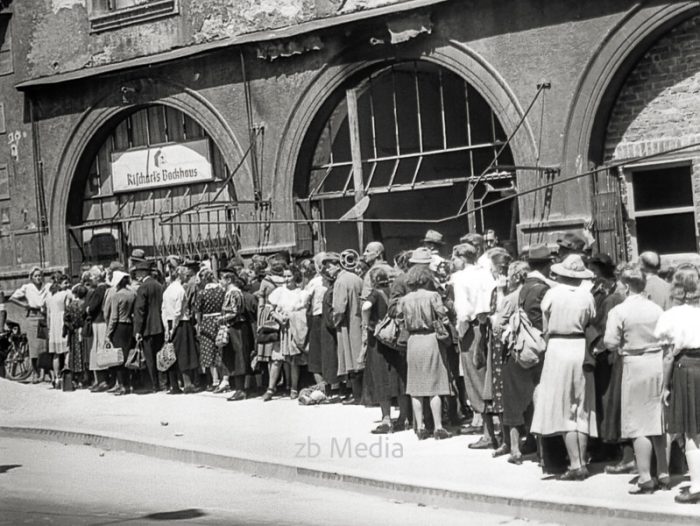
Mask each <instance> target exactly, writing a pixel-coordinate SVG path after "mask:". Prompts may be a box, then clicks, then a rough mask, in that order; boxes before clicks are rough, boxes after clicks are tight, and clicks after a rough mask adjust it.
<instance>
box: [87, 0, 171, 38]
mask: <svg viewBox="0 0 700 526" xmlns="http://www.w3.org/2000/svg"><path fill="white" fill-rule="evenodd" d="M117 1H118V0H90V1H89V2H88V6H89V12H88V18H89V19H90V32H91V33H100V32H103V31H109V30H113V29H120V28H122V27H126V26H130V25H134V24H140V23H143V22H150V21H152V20H158V19H160V18H164V17H169V16H173V15H177V14H179V5H178V3H179V2H178V0H146V1H145V2H142V3H138V4H135V5H130V6H126V7H117Z"/></svg>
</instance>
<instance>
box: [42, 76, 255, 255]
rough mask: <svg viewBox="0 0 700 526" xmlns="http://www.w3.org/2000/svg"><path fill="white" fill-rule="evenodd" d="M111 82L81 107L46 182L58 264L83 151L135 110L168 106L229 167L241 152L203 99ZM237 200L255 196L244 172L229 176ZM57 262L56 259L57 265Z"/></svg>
mask: <svg viewBox="0 0 700 526" xmlns="http://www.w3.org/2000/svg"><path fill="white" fill-rule="evenodd" d="M118 86H119V87H118V88H117V87H115V86H114V84H112V85H111V86H110V90H109V92H107V93H103V95H102V97H101V98H98V99H96V100H95V101H94V103H93V104H91V105H90V106H89V107H87V108H86V109H85V111H84V112H83V113H82V114H81V116H80V118H79V120H78V122H77V124H76V125H75V126H74V127H73V129H72V130H71V132H70V134H69V135H68V136H67V138H66V140H65V143H64V146H63V148H62V150H61V151H62V154H61V157H60V159H59V162H58V168H57V170H56V175H55V177H53V178H52V179H51V180H50V181H49V184H48V191H47V196H48V201H49V203H48V204H49V228H50V231H51V233H52V235H51V236H50V243H51V254H53V258H54V259H58V258H60V260H61V261H62V260H63V258H64V257H67V239H66V229H65V226H66V218H67V207H68V205H69V199H70V193H71V187H72V182H73V178H74V176H75V174H76V171H77V170H78V167H79V164H80V163H81V160H82V158H83V155H84V154H85V152H87V151H88V149H89V147H90V146H91V145H92V144H93V142H94V141H95V140H96V138H97V137H99V135H100V133H101V132H103V131H104V130H105V129H107V128H109V127H110V126H113V125H114V124H115V123H116V122H117V121H119V120H121V119H122V118H123V117H124V116H125V115H127V114H129V113H130V112H133V111H134V109H135V108H138V107H143V106H145V105H150V104H161V105H165V106H170V107H173V108H175V109H177V110H179V111H181V112H182V113H184V114H186V115H188V116H189V117H191V118H192V119H193V120H195V121H196V122H197V123H198V124H199V125H200V126H202V128H203V129H204V130H205V131H206V132H207V134H208V135H209V136H210V137H211V138H212V140H213V141H214V142H215V144H216V145H217V147H218V148H219V150H220V152H221V154H222V156H223V158H224V160H225V162H226V164H227V165H228V166H229V167H231V168H233V167H235V166H236V165H237V164H238V163H239V162H240V160H241V158H242V157H243V155H244V151H243V149H242V148H241V145H240V143H239V142H238V140H237V139H236V137H235V134H234V132H233V130H232V129H231V127H230V126H229V124H228V123H227V122H226V120H225V119H224V117H223V115H221V113H220V112H219V111H218V110H217V109H216V108H215V107H214V106H213V105H212V104H210V103H209V101H207V100H206V99H205V98H204V97H203V96H202V95H200V94H199V93H197V92H196V91H194V90H192V89H189V88H187V87H186V86H181V85H177V84H175V83H172V82H170V81H167V80H164V79H159V78H153V77H149V78H146V77H144V78H137V79H132V80H128V81H125V82H122V83H120V84H118ZM233 184H234V188H235V191H236V196H237V198H238V199H241V200H250V199H253V198H254V190H253V188H254V187H253V180H252V176H251V174H250V172H249V171H248V170H246V169H242V170H240V171H239V173H238V174H236V176H234V178H233ZM57 262H58V261H57Z"/></svg>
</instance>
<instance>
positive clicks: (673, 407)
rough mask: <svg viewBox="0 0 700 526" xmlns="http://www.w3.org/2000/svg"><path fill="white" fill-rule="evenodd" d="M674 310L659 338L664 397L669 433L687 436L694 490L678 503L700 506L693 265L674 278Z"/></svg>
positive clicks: (699, 328) (698, 338)
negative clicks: (661, 352)
mask: <svg viewBox="0 0 700 526" xmlns="http://www.w3.org/2000/svg"><path fill="white" fill-rule="evenodd" d="M671 298H672V300H673V303H674V306H673V307H671V308H670V309H669V310H667V311H665V312H664V313H663V314H661V316H660V318H659V321H658V323H657V325H656V331H655V334H656V336H657V337H658V338H659V339H660V340H661V343H662V345H663V347H664V350H665V354H664V395H663V400H664V403H665V404H666V405H667V413H666V416H667V418H668V428H667V431H668V433H670V434H682V435H684V436H685V458H686V461H687V462H688V474H689V475H690V486H688V487H686V488H683V489H681V492H680V493H679V494H678V495H676V497H675V500H676V502H679V503H682V504H696V503H698V502H700V398H699V397H698V393H700V307H699V304H700V272H699V271H698V269H697V267H695V266H694V265H691V264H684V265H681V266H679V267H678V269H677V270H676V272H675V274H674V275H673V282H672V288H671ZM660 482H661V481H660Z"/></svg>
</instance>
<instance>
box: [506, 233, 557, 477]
mask: <svg viewBox="0 0 700 526" xmlns="http://www.w3.org/2000/svg"><path fill="white" fill-rule="evenodd" d="M551 259H552V258H551V253H550V251H549V248H547V246H546V245H545V244H535V245H532V246H531V247H530V248H529V250H528V252H527V263H522V262H517V261H516V262H515V263H511V266H510V267H509V269H508V274H509V284H510V286H511V288H513V292H512V294H513V295H514V298H513V296H511V297H510V299H507V300H506V301H505V302H504V303H505V305H506V306H505V309H508V305H509V304H510V302H511V301H512V300H513V299H515V307H516V310H517V308H518V307H519V308H521V309H522V314H524V315H525V316H527V319H528V321H529V322H530V323H531V324H532V326H533V328H535V329H537V330H538V331H540V332H541V331H542V310H541V308H540V305H541V304H542V299H543V298H544V295H545V294H546V292H547V291H548V290H549V287H550V285H549V282H548V279H547V278H546V277H545V275H549V266H550V264H551ZM541 374H542V362H541V361H540V363H538V364H536V365H534V366H533V367H529V368H525V367H523V366H522V365H520V363H518V361H517V360H516V359H515V356H514V355H513V354H512V353H511V354H509V355H508V356H506V359H505V363H504V365H503V426H504V427H506V428H507V429H508V430H509V434H510V447H509V449H510V456H509V458H508V462H510V463H511V464H516V465H520V464H522V452H521V448H520V439H521V437H527V436H528V435H529V434H530V426H531V423H532V412H533V396H534V393H535V388H536V387H537V385H538V384H539V382H540V376H541Z"/></svg>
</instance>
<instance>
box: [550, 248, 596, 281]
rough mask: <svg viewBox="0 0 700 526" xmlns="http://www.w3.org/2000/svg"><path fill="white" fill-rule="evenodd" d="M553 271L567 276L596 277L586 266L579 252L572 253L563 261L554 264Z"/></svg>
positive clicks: (578, 277)
mask: <svg viewBox="0 0 700 526" xmlns="http://www.w3.org/2000/svg"><path fill="white" fill-rule="evenodd" d="M552 272H553V273H554V274H557V275H558V276H563V277H565V278H574V279H591V278H593V277H594V274H593V272H591V271H590V270H588V269H587V268H586V265H584V264H583V259H582V258H581V256H579V255H578V254H571V255H570V256H567V257H566V259H565V260H564V261H562V262H561V263H555V264H554V265H552Z"/></svg>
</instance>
